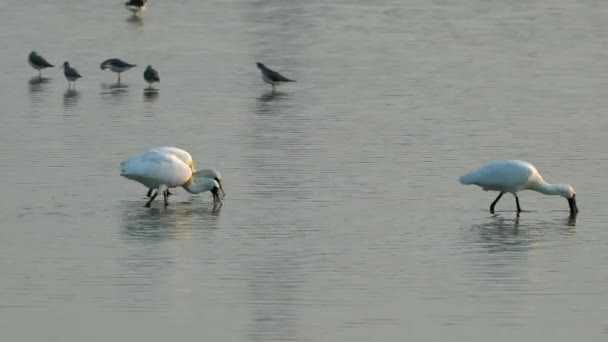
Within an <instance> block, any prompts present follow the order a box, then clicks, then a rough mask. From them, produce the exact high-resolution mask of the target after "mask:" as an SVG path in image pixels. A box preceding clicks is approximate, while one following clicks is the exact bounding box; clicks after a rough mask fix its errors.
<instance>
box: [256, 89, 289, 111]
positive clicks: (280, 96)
mask: <svg viewBox="0 0 608 342" xmlns="http://www.w3.org/2000/svg"><path fill="white" fill-rule="evenodd" d="M288 98H289V94H287V93H283V92H280V91H267V92H265V93H264V94H262V95H261V96H260V97H258V99H257V104H256V113H257V114H260V115H263V114H271V113H277V112H279V111H280V109H281V107H276V106H273V104H279V103H281V102H283V101H285V100H287V99H288Z"/></svg>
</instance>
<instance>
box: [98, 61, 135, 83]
mask: <svg viewBox="0 0 608 342" xmlns="http://www.w3.org/2000/svg"><path fill="white" fill-rule="evenodd" d="M136 66H137V65H135V64H129V63H127V62H125V61H123V60H120V59H118V58H110V59H106V60H105V61H103V62H101V64H100V65H99V68H100V69H101V70H105V69H108V68H109V69H110V70H111V71H113V72H115V73H117V74H118V82H120V73H121V72H124V71H127V70H129V69H131V68H134V67H136Z"/></svg>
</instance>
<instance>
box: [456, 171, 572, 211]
mask: <svg viewBox="0 0 608 342" xmlns="http://www.w3.org/2000/svg"><path fill="white" fill-rule="evenodd" d="M459 180H460V183H461V184H464V185H470V184H474V185H477V186H479V187H481V188H482V189H483V190H485V191H498V192H499V194H498V197H496V199H495V200H494V202H492V204H491V205H490V212H492V213H494V207H495V206H496V203H498V200H499V199H500V198H501V197H502V195H504V194H505V193H507V192H509V193H511V194H513V196H514V197H515V204H516V205H517V212H518V213H519V212H521V211H522V210H521V207H520V205H519V197H517V193H518V192H519V191H523V190H534V191H537V192H540V193H541V194H545V195H558V196H562V197H564V198H566V199H567V200H568V205H569V206H570V216H571V217H574V216H576V214H577V213H578V207H577V206H576V192H575V191H574V188H573V187H572V186H571V185H569V184H550V183H547V182H545V180H544V179H543V177H542V176H541V175H540V173H539V172H538V170H537V169H536V168H535V167H534V165H532V164H530V163H528V162H525V161H522V160H497V161H494V162H491V163H488V164H486V165H484V166H482V167H480V168H478V169H476V170H473V171H471V172H468V173H466V174H465V175H463V176H462V177H460V179H459Z"/></svg>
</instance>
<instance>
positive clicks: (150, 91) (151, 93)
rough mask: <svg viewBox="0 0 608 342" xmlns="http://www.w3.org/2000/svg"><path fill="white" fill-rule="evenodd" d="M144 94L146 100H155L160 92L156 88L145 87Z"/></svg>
mask: <svg viewBox="0 0 608 342" xmlns="http://www.w3.org/2000/svg"><path fill="white" fill-rule="evenodd" d="M143 94H144V101H145V102H154V101H156V100H157V99H158V95H159V94H160V92H159V91H158V89H155V88H145V89H144V91H143Z"/></svg>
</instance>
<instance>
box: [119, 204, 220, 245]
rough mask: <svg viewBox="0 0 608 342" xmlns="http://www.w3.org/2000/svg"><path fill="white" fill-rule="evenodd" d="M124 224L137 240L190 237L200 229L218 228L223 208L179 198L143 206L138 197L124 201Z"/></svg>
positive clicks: (124, 227) (129, 233) (187, 238)
mask: <svg viewBox="0 0 608 342" xmlns="http://www.w3.org/2000/svg"><path fill="white" fill-rule="evenodd" d="M121 206H122V209H123V212H122V227H123V231H124V233H125V234H126V235H127V236H129V238H133V239H137V240H165V239H177V240H189V239H191V238H192V234H193V231H194V230H196V229H201V228H202V229H216V228H217V225H218V220H219V213H220V210H219V209H210V208H208V207H206V206H205V205H201V203H200V202H195V203H192V202H188V201H184V202H175V203H172V205H171V206H168V207H167V208H160V207H159V208H154V207H152V208H143V207H142V206H141V203H140V202H138V201H129V202H122V203H121Z"/></svg>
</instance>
